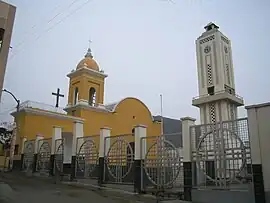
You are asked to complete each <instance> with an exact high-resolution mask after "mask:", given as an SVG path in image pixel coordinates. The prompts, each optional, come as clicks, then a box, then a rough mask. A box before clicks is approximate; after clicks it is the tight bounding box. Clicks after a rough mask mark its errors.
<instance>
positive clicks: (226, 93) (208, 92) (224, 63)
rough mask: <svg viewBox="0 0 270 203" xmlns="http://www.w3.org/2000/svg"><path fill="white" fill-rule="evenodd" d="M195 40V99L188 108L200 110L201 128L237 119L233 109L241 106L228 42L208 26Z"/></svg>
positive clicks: (216, 30)
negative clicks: (196, 85)
mask: <svg viewBox="0 0 270 203" xmlns="http://www.w3.org/2000/svg"><path fill="white" fill-rule="evenodd" d="M204 29H205V31H204V32H203V33H202V35H201V36H200V37H198V39H197V40H196V55H197V72H198V85H199V87H198V89H199V96H197V97H194V98H193V100H192V105H193V106H196V107H199V108H200V119H201V124H206V123H215V122H220V121H226V120H234V119H236V118H237V107H238V106H242V105H244V101H243V98H242V97H240V96H238V95H237V94H236V90H235V81H234V69H233V62H232V49H231V41H230V40H229V39H228V38H227V37H226V36H225V35H224V34H222V33H221V32H220V31H219V27H218V26H217V25H216V24H214V23H212V22H210V23H209V24H207V25H206V26H205V27H204Z"/></svg>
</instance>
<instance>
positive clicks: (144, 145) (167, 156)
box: [141, 136, 184, 197]
mask: <svg viewBox="0 0 270 203" xmlns="http://www.w3.org/2000/svg"><path fill="white" fill-rule="evenodd" d="M141 149H142V151H141V154H142V156H143V161H142V163H141V164H142V166H141V189H142V191H145V192H152V193H155V194H156V195H158V196H161V195H162V196H164V195H165V193H168V194H175V195H176V196H178V197H179V196H181V195H182V191H183V184H184V179H183V163H182V158H181V156H180V151H181V149H182V148H180V147H179V148H176V147H175V146H174V144H173V143H172V142H170V141H168V140H167V139H165V136H148V137H144V138H141Z"/></svg>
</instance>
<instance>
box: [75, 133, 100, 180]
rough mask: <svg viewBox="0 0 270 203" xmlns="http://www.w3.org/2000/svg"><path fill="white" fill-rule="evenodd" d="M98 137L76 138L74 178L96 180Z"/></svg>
mask: <svg viewBox="0 0 270 203" xmlns="http://www.w3.org/2000/svg"><path fill="white" fill-rule="evenodd" d="M98 158H99V135H93V136H85V137H80V138H77V144H76V170H75V172H76V177H77V178H94V179H96V178H98Z"/></svg>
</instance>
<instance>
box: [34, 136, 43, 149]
mask: <svg viewBox="0 0 270 203" xmlns="http://www.w3.org/2000/svg"><path fill="white" fill-rule="evenodd" d="M43 139H44V136H43V135H39V134H38V135H36V140H35V151H34V153H35V154H37V153H38V151H39V148H40V147H41V145H42V141H41V140H43Z"/></svg>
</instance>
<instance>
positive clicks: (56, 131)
mask: <svg viewBox="0 0 270 203" xmlns="http://www.w3.org/2000/svg"><path fill="white" fill-rule="evenodd" d="M61 138H62V128H61V127H58V126H53V132H52V148H51V157H50V173H49V174H50V175H51V176H53V175H54V167H55V164H54V160H55V150H56V149H55V147H56V146H55V141H56V140H58V139H61Z"/></svg>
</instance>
